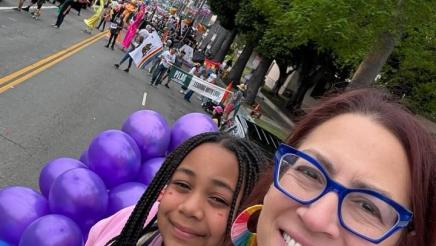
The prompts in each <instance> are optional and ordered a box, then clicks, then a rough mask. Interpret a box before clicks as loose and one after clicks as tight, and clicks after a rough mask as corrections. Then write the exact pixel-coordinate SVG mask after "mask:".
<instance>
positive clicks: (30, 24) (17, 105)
mask: <svg viewBox="0 0 436 246" xmlns="http://www.w3.org/2000/svg"><path fill="white" fill-rule="evenodd" d="M26 4H27V2H26ZM26 4H25V5H26ZM14 5H16V3H15V2H14V1H11V0H3V1H1V2H0V79H1V77H3V76H5V75H7V74H10V73H12V72H14V71H17V70H19V69H20V68H23V67H25V66H27V65H30V64H32V63H35V62H37V61H38V60H40V59H41V58H43V57H47V56H48V55H50V54H52V53H54V52H57V51H60V50H63V49H65V48H68V47H70V46H71V45H73V44H75V43H78V42H80V41H81V40H84V39H86V38H89V37H90V36H89V35H87V34H85V33H83V32H82V31H81V30H82V29H84V24H83V19H84V18H86V17H88V16H90V15H91V12H90V11H89V10H84V11H82V16H77V14H76V13H77V12H76V11H74V10H73V11H72V12H71V13H70V14H69V15H68V16H67V17H66V19H65V22H64V24H63V26H62V27H61V29H53V28H52V27H50V25H51V24H53V23H54V21H55V19H56V10H55V9H45V10H44V11H43V15H42V16H41V18H40V20H38V21H35V20H33V19H32V18H31V16H30V15H29V14H28V13H20V12H17V11H14V10H8V9H6V10H5V9H2V7H6V6H14ZM105 42H106V39H105V38H103V39H101V40H99V41H97V42H95V43H93V44H91V45H90V46H88V47H86V48H84V49H81V50H80V51H79V52H77V53H75V54H74V55H72V56H70V57H68V58H66V59H65V60H63V61H61V62H59V63H57V64H56V65H54V66H52V67H50V68H48V69H47V70H44V71H42V72H40V73H39V74H37V75H35V76H33V77H31V78H29V79H27V80H25V81H24V82H22V83H21V84H19V85H17V86H15V87H14V88H11V89H9V90H7V91H5V92H3V93H1V94H0V188H1V187H4V186H8V185H25V186H30V187H33V188H37V187H38V176H39V172H40V169H41V167H42V166H43V165H44V164H45V163H46V162H48V161H49V160H51V159H55V158H58V157H63V156H67V157H74V158H79V156H80V154H81V152H82V151H83V150H84V149H86V148H87V146H88V144H89V143H90V141H91V139H92V138H93V137H94V136H95V135H97V134H98V133H99V132H101V131H104V130H107V129H119V128H120V127H121V124H122V122H123V121H124V120H125V119H126V117H127V116H128V115H129V114H131V113H132V112H135V111H136V110H140V109H144V108H147V109H152V110H156V111H158V112H160V113H161V114H162V115H164V116H165V117H166V118H167V120H168V121H169V122H170V123H172V122H174V121H175V120H176V119H177V118H179V117H180V116H182V115H184V114H186V113H189V112H203V111H202V109H201V107H200V102H199V101H198V99H197V97H196V96H194V97H193V99H194V100H193V103H188V102H186V101H184V100H183V98H182V96H181V95H180V94H179V92H178V91H179V89H180V88H179V86H177V85H175V84H172V85H170V86H171V89H167V88H165V87H163V86H160V87H159V88H153V87H151V86H149V85H148V82H149V81H150V77H149V75H148V74H147V73H146V72H145V71H143V70H138V69H135V68H132V69H131V71H130V73H126V72H124V71H122V70H117V69H115V68H114V67H113V64H114V63H115V62H117V61H118V60H119V59H120V58H121V56H122V55H123V52H122V51H121V50H119V49H115V50H114V51H111V50H110V49H107V48H105V47H104V44H105ZM144 91H146V92H147V94H148V96H147V101H146V105H145V107H144V106H142V100H143V94H144Z"/></svg>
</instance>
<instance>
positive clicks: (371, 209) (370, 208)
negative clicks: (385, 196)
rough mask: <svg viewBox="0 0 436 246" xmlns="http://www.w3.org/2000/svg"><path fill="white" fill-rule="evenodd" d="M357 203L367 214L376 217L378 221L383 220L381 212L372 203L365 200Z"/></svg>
mask: <svg viewBox="0 0 436 246" xmlns="http://www.w3.org/2000/svg"><path fill="white" fill-rule="evenodd" d="M356 202H357V203H358V204H359V206H360V208H361V209H363V210H364V212H365V213H368V214H370V215H372V216H375V217H376V218H378V219H381V214H380V210H379V209H378V208H377V206H375V205H374V204H372V202H369V201H364V200H360V201H356Z"/></svg>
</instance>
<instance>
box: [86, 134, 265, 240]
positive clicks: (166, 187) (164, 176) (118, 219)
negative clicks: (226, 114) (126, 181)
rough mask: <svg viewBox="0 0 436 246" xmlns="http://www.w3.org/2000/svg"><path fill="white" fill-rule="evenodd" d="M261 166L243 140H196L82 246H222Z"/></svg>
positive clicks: (219, 136)
mask: <svg viewBox="0 0 436 246" xmlns="http://www.w3.org/2000/svg"><path fill="white" fill-rule="evenodd" d="M211 157H215V158H211ZM264 162H265V158H264V156H263V155H262V154H261V151H260V150H259V149H258V148H257V147H256V146H255V145H253V144H251V143H249V142H247V141H245V140H242V139H238V138H234V137H230V136H227V135H224V134H222V133H204V134H200V135H198V136H195V137H193V138H191V139H189V140H187V141H186V142H185V143H183V144H182V145H181V146H179V147H178V148H177V149H176V150H174V151H173V152H172V153H171V154H170V155H169V156H168V157H167V158H166V160H165V162H164V164H163V165H162V167H161V168H160V170H159V172H158V173H157V174H156V176H155V177H154V179H153V181H152V182H151V184H150V185H149V186H148V188H147V191H146V192H145V193H144V195H143V196H142V197H141V199H140V200H139V202H138V203H137V205H136V206H133V207H129V208H126V209H124V210H121V211H120V212H118V213H117V214H115V215H113V216H111V217H109V218H107V219H105V220H103V221H100V222H99V223H97V224H96V225H95V226H94V227H93V228H92V229H91V231H90V234H89V238H88V241H87V243H86V245H98V246H100V245H112V246H116V245H149V246H157V245H158V246H161V245H176V244H177V245H189V246H197V245H198V246H221V245H223V244H225V242H228V240H229V237H228V232H229V231H230V226H231V224H232V221H233V219H234V218H235V215H236V214H237V211H239V204H240V202H241V201H243V200H244V199H245V198H246V197H247V196H248V194H249V193H250V192H251V190H252V188H253V187H254V184H255V182H256V180H257V176H258V174H259V170H260V169H261V167H260V165H261V164H262V163H264Z"/></svg>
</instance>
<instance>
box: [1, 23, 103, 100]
mask: <svg viewBox="0 0 436 246" xmlns="http://www.w3.org/2000/svg"><path fill="white" fill-rule="evenodd" d="M106 34H107V31H105V32H101V33H98V34H96V35H94V36H91V37H89V38H87V39H85V40H83V41H81V42H79V43H77V44H74V45H73V46H70V47H68V48H66V49H64V50H61V51H58V52H56V53H54V54H52V55H49V56H47V57H45V58H43V59H41V60H39V61H37V62H35V63H33V64H31V65H29V66H27V67H24V68H22V69H20V70H18V71H15V72H13V73H10V74H8V75H6V76H4V77H2V78H0V94H1V93H3V92H5V91H7V90H9V89H11V88H13V87H14V86H16V85H18V84H20V83H22V82H23V81H25V80H27V79H29V78H31V77H33V76H35V75H36V74H38V73H40V72H42V71H44V70H46V69H47V68H49V67H51V66H53V65H55V64H57V63H59V62H61V61H62V60H64V59H66V58H68V57H70V56H72V55H73V54H75V53H76V52H78V51H80V50H81V49H83V48H85V47H87V46H89V45H91V44H93V43H95V42H97V41H98V40H100V39H101V38H103V37H104V36H105V35H106Z"/></svg>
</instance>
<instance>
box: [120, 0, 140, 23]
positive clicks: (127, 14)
mask: <svg viewBox="0 0 436 246" xmlns="http://www.w3.org/2000/svg"><path fill="white" fill-rule="evenodd" d="M123 7H124V11H123V16H124V19H123V22H124V23H129V20H130V18H131V15H132V14H133V13H134V12H135V11H136V9H137V7H138V6H137V2H136V0H130V1H127V2H126V3H124V5H123Z"/></svg>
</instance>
